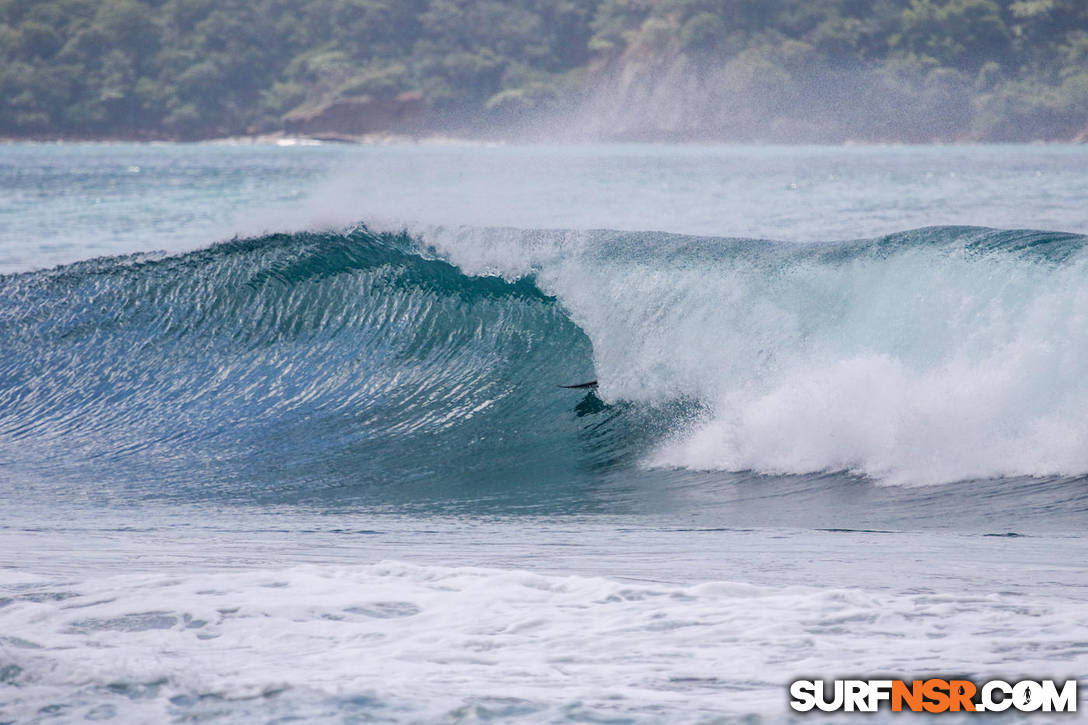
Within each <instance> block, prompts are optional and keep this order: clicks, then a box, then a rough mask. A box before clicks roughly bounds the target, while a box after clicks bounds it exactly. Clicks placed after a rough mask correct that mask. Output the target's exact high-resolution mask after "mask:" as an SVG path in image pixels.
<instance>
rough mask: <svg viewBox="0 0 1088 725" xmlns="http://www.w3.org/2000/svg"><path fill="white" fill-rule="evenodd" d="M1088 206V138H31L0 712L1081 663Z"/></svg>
mask: <svg viewBox="0 0 1088 725" xmlns="http://www.w3.org/2000/svg"><path fill="white" fill-rule="evenodd" d="M1086 200H1088V147H1085V146H1062V145H1045V146H1044V145H1038V146H947V147H938V146H934V147H897V146H889V147H877V146H867V147H786V146H783V147H774V146H768V147H730V146H694V145H693V146H655V145H611V146H610V145H603V146H595V145H586V146H556V147H549V146H501V145H468V144H461V145H458V144H446V145H425V144H424V145H390V146H346V145H340V144H322V145H308V144H301V143H300V144H294V145H283V146H258V145H244V144H240V145H229V144H189V145H185V144H177V145H169V144H162V145H154V144H148V145H117V144H85V145H81V144H9V145H3V146H0V722H19V723H24V722H25V723H36V722H75V721H84V720H112V721H115V722H126V723H128V722H135V723H143V722H147V723H158V722H192V721H202V722H203V721H207V722H231V723H234V722H245V723H250V722H253V723H257V722H260V723H266V722H286V721H292V720H297V721H303V722H449V723H452V722H484V721H495V722H526V723H568V722H594V723H601V722H608V723H659V722H661V723H704V722H706V723H709V722H725V723H733V722H738V723H740V722H743V723H778V722H790V721H795V720H796V721H797V722H805V721H811V720H812V718H813V717H820V716H813V715H811V714H809V715H802V714H799V713H793V712H792V710H791V709H790V707H789V699H790V697H789V693H788V689H789V683H791V682H792V681H794V680H797V679H826V680H833V679H843V678H855V677H860V678H864V679H869V678H897V679H905V680H912V679H924V678H926V677H932V676H944V677H950V676H956V677H963V678H966V679H971V680H973V681H976V682H983V681H986V680H991V679H1004V680H1008V681H1015V680H1019V679H1026V678H1027V679H1043V678H1050V679H1057V680H1063V681H1064V680H1068V679H1081V680H1084V679H1085V678H1088V570H1086V564H1085V562H1086V561H1088V539H1086V537H1085V535H1084V530H1085V524H1086V523H1088V236H1085V235H1086V234H1088V203H1086ZM591 380H596V381H597V382H598V385H597V387H595V388H580V389H568V388H564V387H561V386H565V385H577V384H581V383H586V382H588V381H591ZM1082 684H1083V683H1082ZM1080 706H1081V709H1082V710H1083V708H1084V707H1085V706H1086V703H1085V701H1084V695H1083V694H1082V698H1081V703H1080ZM823 717H825V718H830V719H831V720H833V721H836V722H837V721H844V720H855V719H865V720H866V721H872V722H881V721H894V722H899V721H900V720H902V719H903V717H906V718H908V719H910V718H911V717H912V716H910V715H900V716H895V715H893V714H891V713H888V712H885V713H883V714H882V715H876V716H871V715H870V716H865V715H858V714H842V715H840V716H838V720H835V718H834V716H823ZM915 717H917V716H915ZM1024 717H1028V716H1018V715H1009V714H1006V715H1004V716H994V718H995V719H999V720H1000V721H1001V722H1015V721H1019V720H1020V719H1023V718H1024ZM1062 719H1068V716H1066V717H1065V718H1062ZM945 720H948V721H952V720H957V716H956V715H954V714H953V715H946V716H945ZM959 720H967V721H986V717H985V716H983V717H981V718H980V717H978V716H966V715H962V716H959Z"/></svg>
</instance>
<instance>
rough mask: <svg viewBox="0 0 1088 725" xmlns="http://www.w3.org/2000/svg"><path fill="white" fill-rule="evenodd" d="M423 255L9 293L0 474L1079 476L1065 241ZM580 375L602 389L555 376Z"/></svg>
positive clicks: (124, 477) (459, 489) (256, 477)
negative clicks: (574, 386) (577, 386)
mask: <svg viewBox="0 0 1088 725" xmlns="http://www.w3.org/2000/svg"><path fill="white" fill-rule="evenodd" d="M424 238H425V239H426V241H427V245H424V244H423V243H421V242H419V241H418V240H417V239H416V238H413V237H412V236H409V235H408V234H376V233H372V232H370V231H367V230H366V229H362V228H360V229H356V230H351V231H348V232H345V233H324V234H317V233H307V234H295V235H273V236H267V237H262V238H259V239H250V240H240V241H239V240H236V241H232V242H229V243H225V244H221V245H217V246H215V247H212V248H210V249H207V250H203V251H199V252H194V253H191V254H187V255H184V256H178V257H153V256H133V257H121V258H106V259H98V260H92V261H89V262H83V263H79V264H75V265H70V266H66V267H60V268H57V269H54V270H49V271H43V272H34V273H27V274H21V275H13V276H7V277H0V350H2V352H0V472H2V471H5V470H6V471H7V472H8V475H11V476H13V477H17V478H18V479H19V480H20V481H26V482H37V483H34V484H33V485H45V483H42V482H48V481H63V482H66V483H71V482H73V481H81V482H85V483H91V484H93V486H91V487H89V488H90V489H92V490H93V491H94V494H93V495H94V496H96V497H103V498H110V497H114V496H116V497H118V498H120V497H125V496H132V495H133V494H134V493H135V495H137V496H154V497H161V496H167V497H169V496H180V497H184V498H187V499H191V498H194V497H197V498H199V497H201V496H214V497H217V498H222V497H226V498H228V499H230V498H236V499H238V500H244V501H254V500H257V501H261V500H266V499H267V500H271V501H280V502H291V501H305V500H308V499H310V498H312V497H313V496H315V495H317V494H318V493H320V492H331V493H332V495H335V496H348V497H359V498H368V497H370V498H377V499H379V500H381V501H395V500H396V499H397V497H398V496H406V497H417V496H418V495H419V494H420V492H423V493H425V494H427V495H433V494H434V493H435V492H442V493H443V494H456V495H458V496H467V497H468V498H469V499H472V500H486V499H492V498H502V497H504V496H508V495H511V494H510V492H511V491H513V490H517V489H524V488H526V487H546V488H547V489H548V491H549V499H550V502H551V504H552V505H555V503H556V501H562V500H563V499H564V498H565V497H567V498H569V499H570V500H572V501H573V500H576V499H579V498H584V494H585V486H586V485H587V482H592V481H593V480H594V479H595V478H596V477H598V476H599V475H600V473H601V472H602V471H613V472H614V471H617V470H619V471H630V472H635V471H639V472H640V473H639V475H645V473H646V471H647V470H651V471H652V470H659V469H666V470H668V471H677V470H690V471H758V472H761V473H774V474H807V473H812V472H828V471H831V472H836V471H839V472H851V473H852V474H857V475H861V476H867V477H869V478H871V479H874V480H876V481H879V482H885V483H893V484H932V483H941V482H951V481H957V480H964V479H978V478H999V477H1009V476H1063V475H1064V476H1077V475H1080V474H1084V473H1088V274H1086V272H1088V268H1086V265H1088V262H1086V260H1088V257H1086V255H1085V253H1084V249H1085V243H1086V241H1088V240H1086V239H1085V238H1084V237H1079V236H1075V235H1067V234H1056V233H1040V232H1021V231H994V230H985V229H977V228H930V229H922V230H917V231H913V232H907V233H903V234H899V235H894V236H891V237H885V238H881V239H877V240H867V241H858V242H845V243H835V244H820V245H792V244H778V243H771V242H762V241H753V240H728V239H712V238H692V237H681V236H673V235H665V234H657V233H641V234H631V233H620V232H593V233H572V232H547V231H534V232H525V231H513V230H497V229H484V230H481V229H471V230H465V229H462V230H442V229H432V230H429V231H427V232H426V233H425V234H424ZM428 245H429V246H428ZM594 377H597V378H599V379H600V391H599V395H600V397H599V398H598V397H597V395H596V394H593V393H590V394H585V393H584V391H571V390H563V389H561V388H559V387H558V386H559V385H560V384H565V383H579V382H583V381H585V380H589V379H592V378H594ZM27 485H31V484H27Z"/></svg>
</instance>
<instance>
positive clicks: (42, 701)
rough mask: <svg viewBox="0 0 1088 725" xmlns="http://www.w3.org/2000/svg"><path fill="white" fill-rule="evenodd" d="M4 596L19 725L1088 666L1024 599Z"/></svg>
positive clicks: (324, 574) (153, 587)
mask: <svg viewBox="0 0 1088 725" xmlns="http://www.w3.org/2000/svg"><path fill="white" fill-rule="evenodd" d="M4 577H5V578H6V579H18V581H11V582H4V584H5V589H6V590H8V591H9V592H12V594H11V595H9V600H8V602H7V603H6V606H5V607H4V608H3V609H2V610H0V627H2V629H3V631H4V632H5V633H6V634H5V636H4V638H3V639H2V640H0V656H2V659H3V661H2V664H0V671H2V672H4V677H5V680H6V681H7V684H8V687H6V688H5V690H4V693H3V696H2V697H0V713H2V715H3V716H4V717H5V718H13V719H16V720H29V719H33V718H34V717H36V716H40V715H41V713H42V712H44V710H43V708H46V709H48V708H53V711H54V712H55V713H56V714H59V715H63V716H65V717H68V718H82V717H84V716H93V715H94V714H95V713H98V714H99V715H102V714H103V713H104V712H106V713H112V714H113V715H116V716H117V717H119V718H121V719H122V720H147V719H166V718H186V717H200V716H201V715H202V714H203V715H205V716H206V715H208V714H211V713H216V714H219V715H227V716H229V715H231V713H233V714H234V715H236V716H247V717H249V716H254V715H257V714H260V715H262V716H265V717H270V716H286V715H297V716H300V717H311V718H319V719H320V718H321V717H331V716H333V714H334V713H337V712H339V713H341V714H343V713H344V712H354V713H355V714H357V715H359V716H366V717H373V718H377V719H379V720H381V719H385V718H390V719H403V718H408V719H425V720H432V721H434V720H441V719H446V718H450V717H453V718H455V719H456V717H457V716H458V715H457V714H458V713H460V714H461V715H462V716H463V715H465V714H466V713H475V715H476V716H477V717H480V718H481V719H485V718H484V717H483V715H486V714H490V715H497V716H500V717H505V718H515V717H516V718H521V719H525V720H530V721H537V720H539V721H549V722H554V721H557V720H559V721H562V720H566V719H570V720H579V719H581V718H582V717H583V716H588V714H589V713H592V715H593V717H617V718H622V719H630V720H633V721H638V722H641V721H646V722H652V721H658V720H659V719H660V718H661V717H663V716H664V713H668V719H669V720H670V721H672V722H694V721H703V720H707V719H710V718H712V717H722V716H729V715H742V714H764V715H767V716H769V717H780V716H784V715H785V714H786V700H785V696H784V694H783V693H785V691H786V685H787V682H788V680H789V679H792V676H791V673H792V675H796V674H797V673H813V672H817V671H819V672H831V671H839V670H842V671H845V670H849V671H851V672H870V673H872V672H888V673H891V672H899V673H907V674H909V673H918V672H937V671H940V672H949V671H955V672H962V673H971V674H978V675H983V674H987V673H989V674H992V673H993V672H995V671H996V670H1000V669H1001V668H1002V667H1003V666H1004V665H1003V664H1002V663H1006V662H1010V661H1015V662H1016V663H1017V668H1019V669H1022V670H1024V671H1030V672H1033V673H1037V672H1045V671H1050V670H1051V669H1053V668H1054V665H1055V659H1058V660H1061V661H1062V667H1070V668H1077V667H1079V668H1081V669H1082V670H1083V668H1084V666H1085V665H1086V664H1088V660H1086V656H1088V655H1086V654H1085V652H1084V651H1083V649H1082V648H1079V649H1078V647H1077V645H1076V644H1075V643H1074V642H1072V641H1070V640H1069V638H1070V637H1071V636H1072V633H1073V632H1075V631H1077V629H1078V628H1083V627H1084V626H1085V625H1086V624H1088V621H1086V620H1085V615H1084V610H1083V608H1081V609H1078V608H1075V607H1072V606H1070V605H1067V604H1063V603H1062V602H1061V601H1055V600H1051V599H1047V598H1045V597H1024V596H1014V595H1011V594H1010V595H1001V594H972V593H970V592H960V593H955V594H944V593H939V592H933V591H920V590H915V591H913V592H911V591H903V592H893V591H861V590H857V589H836V588H819V589H818V588H811V587H804V586H756V585H751V584H741V583H728V582H706V583H701V584H695V585H689V586H680V585H674V584H649V583H644V582H624V581H619V580H614V579H606V578H600V577H578V576H555V575H544V574H535V573H529V572H525V571H517V570H497V569H480V568H448V567H440V566H422V565H415V564H405V563H398V562H381V563H377V564H371V565H356V566H339V565H338V566H319V565H307V566H300V567H294V568H287V569H261V570H243V571H230V572H220V573H216V572H204V573H197V572H189V573H171V574H135V575H133V574H130V575H115V576H108V577H104V578H100V579H94V580H85V581H48V582H47V581H36V582H28V581H26V580H25V578H22V579H19V575H11V574H5V575H4ZM9 584H10V586H9ZM1026 614H1029V615H1030V617H1028V618H1025V615H1026ZM1028 624H1030V626H1031V629H1030V631H1028V630H1027V629H1025V627H1026V626H1027V625H1028ZM587 642H589V643H592V646H590V647H587V646H586V643H587ZM893 643H894V646H892V645H893Z"/></svg>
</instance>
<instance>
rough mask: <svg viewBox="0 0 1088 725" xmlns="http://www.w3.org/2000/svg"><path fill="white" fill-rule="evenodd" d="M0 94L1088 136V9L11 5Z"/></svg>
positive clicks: (184, 132) (62, 130) (298, 109)
mask: <svg viewBox="0 0 1088 725" xmlns="http://www.w3.org/2000/svg"><path fill="white" fill-rule="evenodd" d="M0 98H2V103H0V135H5V136H9V137H39V138H49V137H90V138H96V137H105V138H180V139H191V138H206V137H214V136H224V135H234V134H246V133H250V134H252V133H265V132H275V131H280V130H283V129H284V128H287V129H288V130H291V129H296V130H302V131H305V132H329V133H335V132H345V133H363V132H368V131H392V132H406V133H435V132H446V133H463V134H478V135H504V134H530V135H532V134H536V135H545V134H557V133H559V132H560V131H561V132H562V134H564V135H567V136H570V137H574V136H578V135H579V134H580V135H581V136H583V137H594V138H651V139H652V138H683V139H703V138H719V139H726V140H829V141H841V140H849V139H859V140H909V141H914V140H918V141H926V140H934V139H938V140H948V139H982V140H1025V139H1033V138H1046V139H1060V138H1073V137H1075V136H1077V135H1078V134H1083V133H1084V132H1085V131H1086V130H1088V2H1085V0H1018V1H1016V2H1011V1H1009V0H0ZM559 118H562V120H563V123H561V124H560V123H557V122H556V121H557V119H559Z"/></svg>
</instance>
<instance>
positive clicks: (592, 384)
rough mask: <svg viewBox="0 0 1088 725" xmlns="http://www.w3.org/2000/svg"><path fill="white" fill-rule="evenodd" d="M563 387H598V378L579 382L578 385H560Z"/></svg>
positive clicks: (576, 388) (573, 388)
mask: <svg viewBox="0 0 1088 725" xmlns="http://www.w3.org/2000/svg"><path fill="white" fill-rule="evenodd" d="M559 387H561V388H567V389H568V390H581V389H582V388H595V387H597V381H596V380H590V381H589V382H588V383H579V384H577V385H560V386H559Z"/></svg>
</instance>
